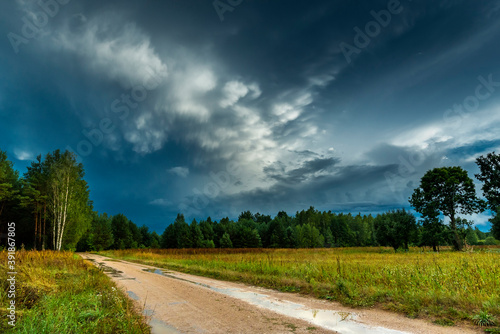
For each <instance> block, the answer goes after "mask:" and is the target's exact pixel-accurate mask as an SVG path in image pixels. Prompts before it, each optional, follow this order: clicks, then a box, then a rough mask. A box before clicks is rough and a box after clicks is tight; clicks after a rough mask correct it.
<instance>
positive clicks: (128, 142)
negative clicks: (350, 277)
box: [0, 0, 500, 232]
mask: <svg viewBox="0 0 500 334" xmlns="http://www.w3.org/2000/svg"><path fill="white" fill-rule="evenodd" d="M44 2H45V4H46V5H45V6H40V5H38V4H37V3H38V1H35V0H17V1H14V0H13V1H2V2H1V4H0V18H1V20H0V32H2V36H3V37H2V42H1V43H0V55H1V58H0V59H1V61H0V74H1V81H0V149H1V150H4V151H7V153H8V156H9V158H10V159H11V160H12V161H13V162H14V165H15V167H16V168H17V169H18V170H19V171H20V172H21V174H22V173H23V172H24V171H25V168H26V166H27V165H29V163H30V161H31V160H32V159H34V158H35V157H36V155H38V154H46V153H47V152H50V151H53V150H55V149H58V148H59V149H63V150H64V149H70V150H72V151H74V152H75V153H77V154H78V156H79V158H78V159H79V161H81V162H82V163H83V164H84V166H85V170H86V176H85V179H86V181H87V182H88V183H89V186H90V188H91V199H92V200H93V201H94V208H95V209H96V210H98V211H99V212H108V213H109V214H117V213H119V212H122V213H124V214H125V215H127V216H128V217H129V218H130V219H131V220H133V221H134V222H135V223H136V224H138V225H142V224H146V225H148V226H149V227H150V228H151V229H153V230H156V231H158V232H162V231H163V229H164V228H165V226H166V225H167V224H169V223H171V222H172V221H173V219H174V218H175V216H176V214H177V213H178V212H182V213H184V214H185V215H186V216H187V219H189V220H190V219H192V218H198V219H199V218H205V217H207V216H209V215H210V216H211V217H212V218H214V219H220V218H221V217H225V216H229V217H230V218H236V217H237V216H238V213H239V212H241V211H243V210H251V211H252V212H260V213H265V214H271V215H273V216H274V215H275V214H276V213H277V212H278V211H280V210H286V211H287V212H288V213H290V214H294V213H295V212H296V211H297V210H302V209H307V208H308V207H309V206H311V205H312V206H314V207H315V208H317V209H320V210H332V211H335V212H353V213H358V212H361V213H377V212H382V211H385V210H388V209H395V208H401V207H405V208H409V204H408V197H409V196H410V195H411V193H412V191H413V189H414V188H416V187H417V186H418V184H419V180H420V178H421V177H422V176H423V175H424V173H425V172H426V171H427V170H429V169H431V168H434V167H439V166H462V167H463V168H465V169H466V170H467V171H468V172H469V176H471V177H473V174H474V173H477V167H476V165H475V159H476V158H477V157H478V156H479V155H482V154H485V153H488V152H491V151H495V150H496V151H497V152H498V151H500V131H499V130H500V66H499V65H500V43H499V41H500V1H489V0H484V1H472V0H469V1H465V0H464V1H461V0H439V1H438V0H429V1H411V0H402V1H401V2H398V1H396V0H390V1H387V0H383V1H372V0H370V1H333V0H321V1H320V0H310V1H305V2H304V1H289V0H287V1H285V0H275V1H249V0H243V1H240V0H220V1H218V2H217V1H216V2H212V1H211V0H210V1H208V0H207V1H194V0H193V1H180V0H177V1H174V0H164V1H159V0H158V1H144V0H142V1H130V0H116V1H103V0H99V1H97V0H85V1H84V0H57V2H56V0H43V1H41V3H42V4H43V3H44ZM214 4H215V5H216V6H214ZM476 182H477V181H476ZM476 186H477V188H479V187H480V184H477V185H476ZM478 194H480V190H479V189H478ZM487 218H488V215H487V214H481V215H476V216H474V217H473V219H474V220H475V222H476V224H477V225H478V226H480V227H481V228H482V229H487V228H488V225H487Z"/></svg>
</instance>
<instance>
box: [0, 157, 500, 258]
mask: <svg viewBox="0 0 500 334" xmlns="http://www.w3.org/2000/svg"><path fill="white" fill-rule="evenodd" d="M499 163H500V157H499V155H497V154H495V153H494V152H493V153H490V154H488V155H486V156H481V157H479V158H478V159H477V164H478V166H479V169H480V173H479V174H477V175H476V177H477V179H478V180H479V181H481V182H482V183H483V187H482V190H483V194H484V198H485V199H486V200H482V199H479V198H478V197H477V196H476V192H475V189H474V183H473V181H472V179H470V178H469V176H468V175H467V172H466V171H465V170H463V169H462V168H461V167H441V168H435V169H433V170H430V171H428V172H427V173H426V174H425V175H424V176H423V177H422V179H421V183H420V186H419V187H418V188H417V189H415V191H414V193H413V195H412V196H411V198H410V204H411V205H412V206H413V207H414V208H415V211H417V212H418V213H420V215H421V218H420V220H417V218H416V217H415V216H414V215H413V214H411V213H410V212H409V211H406V210H404V209H400V210H392V211H389V212H385V213H382V214H378V215H376V216H372V215H361V214H358V215H352V214H350V213H348V214H344V213H333V212H331V211H328V212H327V211H323V212H321V211H318V210H316V209H315V208H314V207H310V208H309V209H307V210H302V211H300V212H296V213H295V215H289V214H287V213H286V212H284V211H281V212H279V213H278V214H277V215H276V216H275V217H271V216H270V215H263V214H259V213H255V214H253V213H251V212H250V211H245V212H242V213H241V214H240V215H239V217H238V219H237V220H235V221H234V220H231V219H229V218H228V217H226V218H222V219H220V221H218V222H217V221H215V220H214V221H213V220H212V219H211V218H210V217H208V218H206V219H204V220H200V221H199V222H198V221H197V220H195V219H193V220H192V221H191V222H190V223H188V222H186V221H185V218H184V216H183V215H182V214H178V215H177V218H176V219H175V221H174V222H173V223H171V224H169V225H167V226H166V228H165V230H164V231H163V233H162V234H161V235H159V234H158V233H156V232H154V231H150V230H149V228H148V227H147V226H146V225H143V226H141V227H138V226H137V225H136V224H135V223H133V222H132V221H130V220H129V219H128V218H127V217H126V216H125V215H123V214H117V215H114V216H110V215H107V214H106V213H102V214H99V213H97V212H95V211H94V210H93V206H92V202H91V201H90V200H89V187H88V184H87V183H86V181H85V180H84V176H85V172H84V168H83V165H82V164H80V163H77V161H76V157H75V155H74V154H73V153H71V152H69V151H66V152H61V151H59V150H56V151H54V152H51V153H48V154H47V155H46V156H45V157H43V158H42V156H41V155H40V156H38V157H37V158H36V160H35V161H33V162H31V165H30V166H29V167H28V168H27V171H26V172H25V173H24V174H23V176H22V177H20V176H19V173H18V172H17V171H16V170H15V169H14V168H13V165H12V162H10V161H9V160H8V159H7V155H6V153H5V152H2V151H0V223H1V224H0V226H1V230H0V232H1V233H2V236H3V237H4V236H5V233H6V227H7V222H9V221H15V222H16V230H17V237H16V241H17V243H18V246H19V245H20V244H21V243H22V244H24V245H25V247H26V248H32V249H56V250H61V249H71V250H78V251H94V250H95V251H99V250H106V249H128V248H214V247H215V248H256V247H265V248H315V247H355V246H389V247H392V248H394V250H398V249H403V250H405V249H408V248H409V247H410V246H421V247H424V246H429V247H432V248H433V249H434V250H438V248H439V246H442V245H451V246H453V247H454V248H455V249H457V250H460V249H462V248H463V247H464V246H465V245H493V244H497V243H499V242H498V240H496V239H500V222H499V220H500V218H499V217H500V216H499V215H498V213H499V205H500V185H499V184H500V181H499V178H500V176H499V173H500V164H499ZM485 209H490V210H491V212H492V213H494V216H493V218H492V219H491V220H490V221H491V223H492V229H491V231H490V232H486V233H485V232H482V231H480V230H479V229H478V228H477V227H476V228H472V225H473V222H472V221H468V220H466V219H464V218H462V217H460V216H459V215H464V214H471V213H479V212H482V211H484V210H485ZM445 217H447V218H446V219H447V223H445V220H444V218H445ZM2 245H5V238H3V239H2Z"/></svg>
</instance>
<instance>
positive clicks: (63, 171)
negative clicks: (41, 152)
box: [44, 150, 91, 250]
mask: <svg viewBox="0 0 500 334" xmlns="http://www.w3.org/2000/svg"><path fill="white" fill-rule="evenodd" d="M44 165H45V168H44V169H45V170H46V172H47V174H48V175H47V176H48V177H47V179H48V182H47V199H48V200H47V202H48V209H49V211H50V215H51V218H52V245H53V247H54V249H55V250H61V249H62V248H63V241H64V237H65V233H66V231H67V229H68V228H71V229H72V230H73V231H72V232H73V233H74V232H75V230H86V228H85V226H87V225H90V221H91V219H90V212H91V205H90V202H89V199H88V197H89V191H88V186H87V183H86V182H85V180H83V177H84V169H83V165H82V164H80V163H77V162H76V157H75V155H74V154H73V153H71V152H69V151H65V152H64V153H61V152H60V151H59V150H56V151H54V152H53V153H52V154H50V153H49V154H47V156H46V158H45V161H44ZM82 225H83V226H84V228H80V227H81V226H82ZM87 227H88V226H87ZM79 237H81V235H79V236H78V237H77V238H76V239H79ZM76 241H78V240H76ZM75 245H76V242H75Z"/></svg>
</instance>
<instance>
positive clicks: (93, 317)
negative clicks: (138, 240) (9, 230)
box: [0, 251, 150, 334]
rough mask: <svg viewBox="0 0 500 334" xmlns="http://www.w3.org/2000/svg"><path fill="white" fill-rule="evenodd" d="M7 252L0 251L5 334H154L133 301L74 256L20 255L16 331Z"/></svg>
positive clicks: (1, 314)
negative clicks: (10, 308)
mask: <svg viewBox="0 0 500 334" xmlns="http://www.w3.org/2000/svg"><path fill="white" fill-rule="evenodd" d="M6 265H7V253H6V252H0V285H1V291H0V303H1V304H0V317H1V321H0V332H1V333H26V334H32V333H37V334H41V333H150V328H149V326H148V325H147V324H146V322H145V319H144V317H143V316H141V315H139V314H138V313H137V312H136V311H135V310H134V308H133V305H132V302H131V301H130V300H129V299H128V298H127V297H126V296H125V295H124V294H123V293H122V292H121V291H120V290H119V289H117V288H116V286H115V285H114V284H113V282H112V281H111V280H110V279H109V278H108V277H107V276H106V275H105V274H104V273H103V272H102V271H100V270H99V269H97V268H96V267H94V266H93V265H91V264H90V263H88V262H86V261H84V260H82V259H81V258H80V257H78V256H77V255H75V254H73V253H71V252H52V251H43V252H34V251H18V252H17V253H16V269H17V275H16V316H17V319H16V326H15V327H12V326H10V325H9V324H8V323H7V321H8V318H7V317H6V315H7V305H8V303H9V299H8V296H7V294H6V291H7V289H8V283H7V281H6V278H7V277H5V276H6V273H7V272H8V270H7V266H6Z"/></svg>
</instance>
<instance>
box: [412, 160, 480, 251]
mask: <svg viewBox="0 0 500 334" xmlns="http://www.w3.org/2000/svg"><path fill="white" fill-rule="evenodd" d="M410 204H411V205H412V206H413V207H414V208H415V210H416V211H417V212H418V213H420V214H422V216H423V217H424V218H428V219H430V220H434V219H437V217H439V215H440V214H443V215H444V216H447V217H448V218H449V219H450V223H449V226H450V229H451V231H452V233H453V239H452V242H453V246H454V248H455V249H456V250H462V247H463V242H462V238H461V237H460V235H459V233H458V229H457V214H466V215H467V214H473V213H480V212H482V211H484V209H485V208H486V203H485V202H484V201H483V200H480V199H479V198H477V197H476V191H475V188H474V183H473V182H472V179H471V178H470V177H469V176H468V175H467V172H466V171H465V170H463V169H462V168H461V167H441V168H434V169H432V170H430V171H428V172H427V173H425V175H424V176H423V177H422V180H421V181H420V187H419V188H417V189H415V191H414V193H413V195H412V196H411V198H410Z"/></svg>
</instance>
